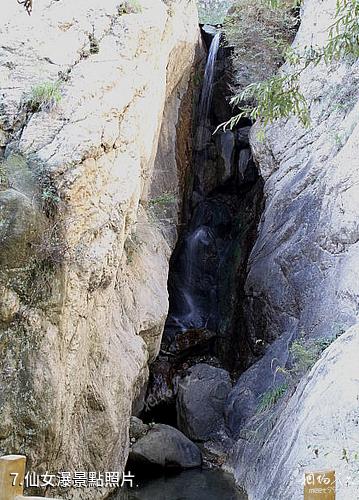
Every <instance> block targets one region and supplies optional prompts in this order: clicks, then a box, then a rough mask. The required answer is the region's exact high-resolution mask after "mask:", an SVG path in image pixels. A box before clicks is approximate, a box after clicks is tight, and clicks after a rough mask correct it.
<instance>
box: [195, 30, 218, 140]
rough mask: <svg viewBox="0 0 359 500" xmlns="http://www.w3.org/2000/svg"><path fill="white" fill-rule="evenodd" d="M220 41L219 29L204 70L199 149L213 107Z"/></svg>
mask: <svg viewBox="0 0 359 500" xmlns="http://www.w3.org/2000/svg"><path fill="white" fill-rule="evenodd" d="M220 41H221V32H220V31H219V32H218V33H216V35H215V36H214V38H213V40H212V43H211V46H210V48H209V52H208V58H207V64H206V69H205V72H204V80H203V86H202V93H201V100H200V103H199V109H198V127H199V134H198V142H197V149H202V148H203V146H204V140H203V139H204V129H205V127H206V125H207V122H208V115H209V110H210V108H211V103H212V95H213V79H214V73H215V66H216V60H217V54H218V49H219V43H220Z"/></svg>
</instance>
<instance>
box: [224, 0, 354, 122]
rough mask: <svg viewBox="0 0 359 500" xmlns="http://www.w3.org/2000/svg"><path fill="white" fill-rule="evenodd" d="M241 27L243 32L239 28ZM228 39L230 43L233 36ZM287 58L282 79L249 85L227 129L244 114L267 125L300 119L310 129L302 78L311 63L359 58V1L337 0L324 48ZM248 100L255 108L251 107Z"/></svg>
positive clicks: (275, 2) (272, 1)
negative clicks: (285, 70) (237, 111)
mask: <svg viewBox="0 0 359 500" xmlns="http://www.w3.org/2000/svg"><path fill="white" fill-rule="evenodd" d="M246 1H247V2H250V0H246ZM288 1H289V0H288ZM263 2H266V4H267V7H268V8H269V9H274V10H276V9H277V8H280V9H281V10H283V7H284V11H285V10H286V9H287V8H288V4H286V2H285V1H284V0H261V3H262V5H263ZM292 5H293V4H292ZM278 13H280V10H279V11H278ZM237 28H238V31H239V26H238V27H237ZM245 34H246V35H247V33H245ZM227 36H228V37H229V40H230V36H231V34H230V33H229V35H227ZM277 51H278V52H277V55H278V57H279V56H280V55H281V54H282V53H283V52H281V50H280V48H277ZM285 55H286V57H285V59H286V61H287V62H288V65H289V67H290V71H289V72H288V73H286V74H284V75H280V76H278V75H274V76H273V75H272V76H271V77H270V78H266V79H265V80H264V81H263V82H260V84H259V85H249V86H248V87H247V88H246V89H245V90H244V91H242V92H241V93H239V94H237V95H236V96H235V97H234V98H233V99H232V104H233V105H237V106H241V105H242V104H243V111H242V112H241V113H240V114H239V115H238V116H236V117H233V118H232V119H231V120H230V121H229V122H227V124H226V126H230V127H233V126H234V125H235V124H236V123H238V121H239V119H240V118H241V116H244V115H245V116H249V117H250V118H252V119H257V118H260V119H261V120H262V122H263V123H264V124H266V123H268V122H272V121H275V120H277V119H280V118H288V117H289V116H297V118H298V119H299V120H300V122H301V123H302V124H303V125H304V126H306V127H307V126H309V124H310V120H309V110H308V104H307V101H306V99H305V97H304V96H303V94H301V92H300V90H299V76H300V75H301V73H302V72H303V71H304V70H305V69H306V68H307V67H308V66H309V65H310V64H315V65H318V64H319V63H321V62H322V61H323V62H325V63H326V64H329V63H331V62H332V61H334V60H339V59H341V58H348V57H355V58H357V57H359V2H358V0H337V7H336V13H335V19H334V22H333V24H332V26H331V27H330V28H329V40H328V43H327V44H326V45H325V46H324V48H316V47H305V48H304V50H303V51H302V52H301V53H300V52H297V51H294V50H290V49H289V50H287V52H286V54H285ZM248 101H249V102H250V103H251V104H252V105H251V106H248Z"/></svg>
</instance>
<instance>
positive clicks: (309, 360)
mask: <svg viewBox="0 0 359 500" xmlns="http://www.w3.org/2000/svg"><path fill="white" fill-rule="evenodd" d="M334 340H335V338H321V339H305V338H299V339H297V340H295V341H294V342H293V344H292V345H291V348H290V349H289V352H290V354H291V355H292V359H293V372H294V374H295V375H298V376H302V375H304V374H305V373H307V371H308V370H310V369H311V368H312V367H313V366H314V365H315V363H316V362H317V361H318V359H319V358H320V356H321V355H322V352H323V351H324V350H325V349H326V348H327V347H329V346H330V344H331V343H332V342H333V341H334Z"/></svg>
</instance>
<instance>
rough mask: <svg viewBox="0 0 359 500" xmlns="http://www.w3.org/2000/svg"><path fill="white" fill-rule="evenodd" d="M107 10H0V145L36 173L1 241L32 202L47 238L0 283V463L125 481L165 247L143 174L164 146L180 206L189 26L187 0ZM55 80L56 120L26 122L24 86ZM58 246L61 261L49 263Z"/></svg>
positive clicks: (156, 337) (161, 313)
mask: <svg viewBox="0 0 359 500" xmlns="http://www.w3.org/2000/svg"><path fill="white" fill-rule="evenodd" d="M118 3H119V2H117V1H115V0H105V1H101V2H100V1H98V0H80V1H78V2H75V3H74V2H70V1H69V0H64V1H61V2H52V1H50V0H38V1H36V2H34V10H33V14H32V16H31V17H29V16H28V15H27V14H26V12H25V11H24V8H23V6H21V5H18V4H17V2H16V1H11V2H7V4H6V8H4V9H3V10H2V14H1V23H0V55H1V57H0V65H1V68H0V89H1V97H2V99H1V106H0V130H1V134H0V136H1V139H0V140H1V145H2V146H6V150H5V154H6V156H8V155H9V154H10V153H17V154H21V157H22V158H25V160H26V164H27V165H32V167H31V168H33V171H34V173H35V172H36V176H35V185H34V186H31V189H30V188H29V186H30V184H29V185H28V186H27V188H26V189H25V187H26V186H24V185H21V182H19V180H21V178H22V177H21V176H17V177H16V178H12V179H9V182H10V183H17V184H16V186H17V189H20V191H21V193H20V194H17V199H18V200H20V201H21V200H22V198H21V196H22V197H23V198H24V202H22V204H21V206H20V202H19V203H18V206H19V209H18V210H17V212H16V213H17V214H18V215H19V218H18V219H16V221H15V222H14V223H12V224H13V226H12V227H14V231H13V232H12V234H11V235H10V236H11V238H10V237H8V236H7V241H8V242H10V241H13V242H14V245H15V244H16V245H17V239H16V238H17V236H19V237H20V238H22V236H21V235H22V234H25V233H26V234H30V233H31V231H30V229H31V227H32V226H31V225H32V219H31V218H32V217H33V211H34V210H35V212H36V210H41V208H43V207H42V205H43V203H42V202H43V201H44V200H45V199H46V200H47V210H46V219H47V225H48V226H49V229H50V232H51V233H52V235H51V238H50V239H49V242H50V243H51V244H50V245H49V246H50V248H48V249H47V250H48V252H47V254H46V255H44V252H43V251H42V248H41V249H39V250H40V251H39V252H38V254H37V255H36V256H35V257H36V258H35V261H34V263H33V265H32V266H30V267H31V268H30V267H29V266H27V261H26V258H25V262H23V260H24V259H23V257H22V255H23V252H22V249H21V247H19V257H21V259H20V258H19V265H21V268H19V269H18V270H16V272H15V273H14V272H10V271H11V269H10V268H9V266H7V267H3V268H2V269H1V283H0V284H1V287H2V288H1V289H2V291H4V294H2V295H1V301H2V303H1V307H0V311H1V318H0V319H1V322H0V329H1V332H0V335H1V344H0V345H1V356H0V358H1V361H0V364H1V371H2V374H3V375H2V377H3V380H4V382H5V383H4V384H2V386H1V394H0V401H1V415H2V419H1V423H0V449H1V451H3V452H15V451H16V452H21V453H24V454H27V455H28V456H29V458H30V459H31V462H30V466H31V469H32V470H36V471H37V472H41V470H42V469H44V470H45V469H46V470H49V471H50V470H52V471H58V470H73V471H75V470H94V471H95V470H96V471H103V470H121V469H122V468H123V466H124V463H125V460H126V458H127V454H128V429H129V422H130V415H131V411H132V409H131V407H132V404H133V403H134V402H136V401H135V400H136V399H137V398H138V396H139V395H140V392H141V389H142V387H143V384H144V383H145V381H146V379H147V375H148V362H149V361H151V360H152V359H154V357H155V356H156V354H157V352H158V349H159V345H160V338H161V334H162V329H163V324H164V321H165V318H166V314H167V307H168V304H167V302H168V300H167V290H166V282H167V273H168V260H169V256H170V252H171V245H173V241H174V236H175V233H174V231H172V233H171V238H167V239H166V238H165V237H164V236H163V232H162V231H161V224H160V223H159V221H158V220H157V219H154V217H153V216H152V214H149V210H148V199H149V192H150V189H151V185H152V184H153V181H154V179H155V182H156V188H157V190H158V192H160V193H161V192H163V191H166V190H167V189H168V186H167V185H162V186H161V183H160V181H157V180H156V179H157V177H156V174H155V172H156V171H158V170H160V169H161V168H163V163H161V162H160V161H159V158H161V157H163V156H164V153H163V148H164V145H163V144H166V149H165V156H166V168H167V169H168V170H169V171H170V172H171V189H172V190H173V191H174V192H175V195H176V196H177V195H180V194H181V193H182V189H183V185H182V184H183V183H182V182H181V179H182V176H183V175H184V174H183V173H182V172H180V171H179V166H178V165H177V162H176V148H177V146H178V144H177V142H178V141H177V140H176V132H177V131H178V134H180V135H181V137H184V136H186V134H188V136H190V130H189V121H190V120H189V119H188V115H189V116H191V99H190V98H188V94H191V89H190V88H189V82H190V75H191V71H192V68H193V65H194V60H195V53H196V50H197V46H198V19H197V12H196V6H195V3H194V1H187V0H179V1H176V2H172V1H166V2H165V3H164V2H162V1H160V0H153V1H152V0H151V2H149V1H145V0H143V1H140V4H141V12H139V13H138V14H130V15H121V16H120V15H119V13H118V9H117V5H118ZM90 39H92V41H94V40H95V42H96V43H95V45H96V46H97V47H98V51H97V50H96V51H94V50H92V52H91V48H92V49H93V47H94V43H92V44H91V43H90ZM58 78H60V92H61V95H62V98H61V101H60V102H59V104H58V106H56V107H55V108H54V109H52V110H50V111H39V112H36V113H29V112H26V106H24V103H26V100H27V99H28V96H29V95H30V94H31V91H32V90H33V88H34V86H36V85H38V84H39V83H42V82H44V81H45V82H52V83H54V82H56V81H57V79H58ZM186 98H187V101H186ZM184 102H187V104H186V106H184V105H183V103H184ZM169 106H170V110H169V109H168V107H169ZM185 115H186V116H185ZM167 119H168V120H171V123H166V120H167ZM176 124H178V129H177V130H176ZM183 127H187V131H184V130H182V128H183ZM166 137H167V138H168V137H170V138H171V140H170V141H169V142H168V141H166ZM167 142H168V143H167ZM159 145H160V146H159ZM161 151H162V153H163V154H162V153H161ZM187 153H188V154H189V151H188V150H187ZM183 161H184V162H185V161H186V160H185V158H183ZM44 181H46V182H44ZM23 184H24V183H23ZM49 189H50V195H49ZM6 196H8V195H7V194H6V192H5V191H1V192H0V197H1V199H2V200H4V199H5V197H6ZM49 197H50V202H49V200H48V198H49ZM49 204H50V205H51V204H53V205H55V206H53V207H52V208H53V210H50V209H49V208H50V207H49V206H48V205H49ZM21 207H22V208H21ZM31 207H34V208H31ZM27 212H29V216H27ZM50 212H51V213H50ZM14 214H15V211H13V215H14ZM39 217H40V218H41V217H43V214H42V211H41V215H40V212H39ZM10 219H11V217H10ZM176 220H177V213H175V214H174V216H173V218H172V220H171V224H172V226H173V225H174V224H175V223H176ZM2 224H3V221H2ZM2 227H3V226H2ZM9 227H10V226H9ZM1 234H3V233H1ZM53 235H55V236H56V238H55V239H54V238H53ZM58 239H60V241H61V244H62V245H63V249H64V250H66V252H64V253H66V255H63V256H62V257H64V258H62V259H59V260H55V259H54V255H53V253H54V245H55V244H56V245H57V242H58ZM1 243H4V241H2V242H1ZM3 248H4V247H3V246H2V247H1V250H0V253H1V252H4V250H3ZM10 250H11V249H10ZM12 250H13V251H14V252H15V246H14V247H13V248H12ZM33 250H34V249H33ZM57 250H59V249H58V247H56V251H57ZM6 252H7V254H6V258H5V257H4V255H5V254H3V253H2V258H4V259H5V261H6V262H10V261H9V258H8V255H10V253H9V250H8V249H6ZM25 257H26V256H25ZM5 261H4V262H5ZM11 266H12V263H11ZM35 292H36V293H35ZM3 297H4V298H5V301H3ZM9 320H11V321H10V323H9ZM4 321H6V322H8V323H6V324H4ZM136 404H139V405H140V404H141V403H140V402H137V403H136ZM102 493H106V494H107V493H108V490H107V491H106V492H101V491H100V490H96V493H95V492H94V491H91V490H90V489H89V490H86V489H85V490H82V491H81V492H79V491H78V490H76V492H74V493H72V492H71V491H70V492H61V494H62V495H67V497H68V498H76V499H80V498H86V499H87V498H92V497H93V496H94V495H96V498H101V495H102Z"/></svg>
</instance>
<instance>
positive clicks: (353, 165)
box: [227, 0, 359, 500]
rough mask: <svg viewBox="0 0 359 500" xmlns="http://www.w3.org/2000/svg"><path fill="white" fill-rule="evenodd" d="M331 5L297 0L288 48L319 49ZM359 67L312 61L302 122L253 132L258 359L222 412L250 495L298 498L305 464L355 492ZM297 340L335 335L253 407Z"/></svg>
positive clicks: (250, 306)
mask: <svg viewBox="0 0 359 500" xmlns="http://www.w3.org/2000/svg"><path fill="white" fill-rule="evenodd" d="M335 7H336V2H335V0H323V1H317V0H305V1H304V4H303V7H302V12H301V14H302V23H301V27H300V29H299V32H298V35H297V37H296V40H295V42H294V45H295V46H296V47H297V48H299V49H304V48H305V47H309V46H311V45H312V46H319V47H322V46H323V45H324V44H325V43H326V42H327V40H328V28H329V26H330V25H331V24H332V23H333V19H334V15H335ZM358 68H359V67H358V61H357V60H354V59H348V60H346V61H343V60H341V61H337V62H334V63H332V64H330V65H328V66H327V65H325V64H324V63H321V64H319V65H318V66H314V65H309V67H308V68H307V69H306V70H305V71H304V72H303V73H302V75H301V80H300V89H301V91H302V92H303V93H304V95H305V96H306V98H307V100H308V102H309V104H310V114H311V126H310V127H309V128H308V129H305V128H303V127H302V126H301V125H300V124H299V123H298V121H297V120H296V119H295V118H291V119H289V120H285V121H282V122H278V123H276V124H273V125H270V126H268V127H267V128H266V132H265V140H264V141H260V140H258V138H257V136H256V128H257V131H258V127H255V128H254V131H253V133H252V147H253V150H254V155H255V158H256V162H257V164H258V166H259V169H260V171H261V174H262V176H263V178H264V180H265V186H264V196H265V208H264V213H263V216H262V219H261V223H260V227H259V234H258V239H257V242H256V244H255V247H254V249H253V251H252V254H251V256H250V259H249V264H248V277H247V281H246V289H245V295H246V299H245V308H246V314H247V322H248V327H249V329H250V339H251V342H252V346H253V349H254V350H255V351H256V350H257V352H258V350H259V351H260V350H262V353H263V354H264V356H263V357H262V358H261V360H260V361H258V362H257V363H256V364H254V365H253V366H252V367H251V368H250V369H249V370H248V371H247V372H245V373H244V374H243V375H242V376H241V378H240V379H239V381H238V383H237V385H236V386H235V388H234V389H233V391H232V394H231V396H230V398H229V406H228V412H227V418H228V425H229V427H231V428H232V431H234V432H235V433H237V434H236V435H237V439H238V440H237V445H236V446H235V450H234V452H233V455H232V460H231V462H232V463H231V466H232V469H233V470H234V471H235V475H236V478H237V480H238V482H239V483H240V484H242V485H244V486H245V488H246V489H247V491H248V493H249V497H250V498H253V499H254V498H255V499H256V500H278V499H283V500H284V499H288V498H293V499H295V500H299V499H300V498H302V495H303V484H302V483H303V473H304V471H315V470H323V469H329V470H330V469H336V471H337V477H338V490H339V492H340V493H339V495H341V496H338V498H342V499H349V498H357V496H358V482H357V480H356V479H355V477H356V474H357V472H355V471H357V463H356V456H357V455H356V452H355V449H356V446H357V437H358V419H359V413H358V388H359V386H358V380H359V371H358V363H357V362H355V360H354V357H353V353H354V352H357V349H358V331H357V326H356V325H357V321H358V293H359V288H358V283H359V280H358V269H359V247H358V239H359V228H358V209H359V207H358V200H359V191H358V186H359V168H358V167H359V162H358V155H359V125H358V119H359V93H358ZM283 70H284V71H286V70H287V68H285V67H284V69H283ZM352 325H354V326H352ZM350 327H351V328H350ZM345 332H346V333H345ZM337 337H338V338H337ZM336 338H337V340H335V339H336ZM294 339H304V341H309V342H312V344H310V343H309V344H304V345H307V349H310V345H313V342H320V341H322V340H323V339H327V340H328V341H329V342H332V343H331V345H330V347H329V348H328V349H327V350H325V352H324V353H323V354H322V356H321V358H320V359H319V360H318V361H317V363H316V364H315V366H314V368H313V369H312V370H311V371H310V372H309V374H308V375H307V376H305V377H304V379H303V380H302V381H301V383H300V384H299V386H298V387H297V389H296V390H295V392H294V393H293V391H294V390H291V389H289V390H287V392H286V394H285V395H284V397H283V398H282V399H281V402H280V403H278V404H277V405H275V406H274V408H272V409H271V410H270V411H269V412H268V411H266V412H264V414H261V412H260V411H258V405H259V403H260V400H261V397H262V396H263V394H266V393H267V394H269V392H268V391H271V390H273V389H275V388H276V387H277V388H278V386H279V385H280V384H282V387H283V382H284V381H286V380H288V379H290V377H291V373H293V372H291V370H293V365H291V364H290V359H289V358H290V345H291V343H292V341H293V340H294ZM320 339H321V340H320ZM278 368H279V371H278ZM285 370H286V371H287V373H285ZM289 385H290V384H289ZM291 391H292V392H291Z"/></svg>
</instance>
